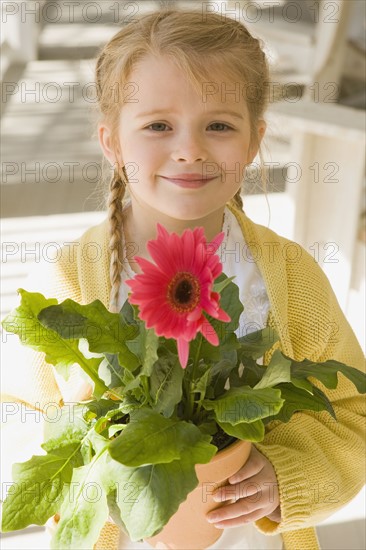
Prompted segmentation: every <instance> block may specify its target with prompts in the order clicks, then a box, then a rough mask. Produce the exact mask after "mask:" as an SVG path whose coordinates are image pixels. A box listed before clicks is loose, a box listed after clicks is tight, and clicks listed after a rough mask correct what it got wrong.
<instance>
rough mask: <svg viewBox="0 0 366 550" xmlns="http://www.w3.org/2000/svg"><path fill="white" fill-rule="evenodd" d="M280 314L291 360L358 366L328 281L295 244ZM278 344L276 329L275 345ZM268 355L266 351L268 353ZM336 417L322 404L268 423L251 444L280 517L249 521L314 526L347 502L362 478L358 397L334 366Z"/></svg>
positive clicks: (275, 528)
mask: <svg viewBox="0 0 366 550" xmlns="http://www.w3.org/2000/svg"><path fill="white" fill-rule="evenodd" d="M286 271H287V291H288V318H287V320H288V322H287V323H286V331H284V330H283V327H278V326H276V323H275V322H274V321H273V319H272V321H271V324H272V325H273V326H275V327H276V328H280V329H281V330H280V331H279V332H281V333H282V335H283V334H286V335H287V338H288V339H289V340H290V342H291V347H292V349H293V358H294V359H295V360H299V361H301V360H303V359H304V358H308V359H310V360H314V361H318V362H324V361H326V360H328V359H335V360H337V361H341V362H344V363H346V364H348V365H350V366H352V367H355V368H357V369H359V370H362V371H364V370H365V366H364V356H363V353H362V350H361V348H360V346H359V343H358V341H357V339H356V337H355V335H354V333H353V331H352V329H351V327H350V325H349V324H348V322H347V320H346V318H345V316H344V314H343V312H342V310H341V309H340V306H339V304H338V302H337V299H336V296H335V294H334V292H333V290H332V288H331V286H330V283H329V281H328V279H327V277H326V275H325V274H324V272H323V271H322V269H321V268H320V267H319V266H318V265H317V264H315V262H314V259H313V258H312V257H311V256H310V255H309V254H307V253H306V252H305V250H303V254H302V259H301V261H299V262H296V263H293V264H291V263H290V264H289V265H287V266H286ZM280 347H281V348H282V349H286V345H285V343H284V339H283V336H282V341H281V346H280ZM268 358H269V356H268V357H267V358H266V359H267V360H268ZM312 382H313V383H314V384H315V385H317V386H318V387H319V388H320V389H321V390H322V391H324V393H325V394H326V395H327V396H328V398H329V400H330V401H331V403H332V406H333V408H334V411H335V414H336V418H337V420H334V419H333V418H332V417H331V416H330V415H329V414H328V413H327V412H324V411H321V412H312V411H301V412H297V413H295V414H294V415H293V417H292V418H291V420H290V421H289V422H288V423H280V422H278V421H273V422H272V423H270V424H268V426H267V430H266V436H265V439H264V440H263V442H261V443H260V444H256V447H257V448H258V450H260V452H261V453H263V454H264V455H265V456H266V457H267V458H268V459H269V460H270V462H271V463H272V464H273V467H274V469H275V471H276V475H277V480H278V487H279V494H280V504H281V514H282V521H281V522H280V523H275V522H273V521H271V520H270V519H269V518H267V517H264V518H261V519H260V520H258V521H257V522H256V526H257V528H258V529H259V530H260V531H262V532H264V533H266V534H275V533H279V532H286V531H291V530H295V529H304V528H306V527H309V526H314V525H316V524H317V523H319V522H321V521H323V520H324V519H325V518H327V517H328V516H330V515H331V514H333V513H334V512H335V511H336V510H337V509H339V508H341V507H342V506H344V505H345V504H347V503H348V502H349V501H350V500H351V499H352V498H353V497H354V496H355V495H356V494H357V493H358V492H359V491H360V490H361V488H362V486H363V484H364V483H365V443H364V442H365V406H364V405H365V400H364V396H362V395H360V394H359V393H358V392H357V390H356V388H355V387H354V385H353V384H352V383H351V382H349V381H348V379H346V378H345V377H344V376H343V375H342V374H338V387H337V388H336V389H334V390H328V389H326V388H325V386H323V385H322V384H321V383H319V382H317V381H315V380H314V379H313V380H312Z"/></svg>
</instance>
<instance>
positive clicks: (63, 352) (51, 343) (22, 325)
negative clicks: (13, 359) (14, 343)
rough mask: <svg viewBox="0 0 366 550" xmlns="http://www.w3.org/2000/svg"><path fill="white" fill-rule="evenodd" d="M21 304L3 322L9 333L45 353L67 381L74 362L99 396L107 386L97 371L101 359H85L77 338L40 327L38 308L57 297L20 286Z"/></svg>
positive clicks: (46, 357)
mask: <svg viewBox="0 0 366 550" xmlns="http://www.w3.org/2000/svg"><path fill="white" fill-rule="evenodd" d="M18 293H19V294H20V296H21V304H20V306H19V307H17V308H16V309H15V310H14V311H13V312H12V313H11V314H10V315H8V316H7V317H6V318H5V319H4V321H3V326H4V328H5V330H7V331H8V332H12V333H14V334H18V335H19V337H20V339H21V342H22V343H23V344H25V345H27V346H29V347H31V348H33V349H35V350H36V351H39V352H43V353H45V354H46V355H45V359H46V361H47V363H50V364H51V365H54V366H55V367H56V369H57V371H58V372H59V373H60V374H61V375H62V376H63V377H64V378H65V379H66V380H67V379H68V377H69V371H70V367H71V366H72V365H74V364H75V363H77V364H78V365H80V367H81V368H82V369H83V370H84V372H86V374H87V375H88V376H89V377H90V378H91V380H92V381H93V382H94V395H95V396H96V397H101V396H102V395H103V393H104V392H105V391H107V390H108V388H107V386H105V384H104V383H103V382H102V381H101V380H100V379H99V377H98V375H97V372H98V367H99V363H100V361H101V359H86V358H85V357H84V355H83V354H82V353H81V351H80V350H79V348H78V342H77V341H76V340H63V339H62V338H60V336H59V335H58V334H57V333H56V332H55V331H54V330H51V329H50V328H47V327H45V326H43V325H42V324H41V323H40V321H39V319H38V316H39V314H40V311H42V310H44V309H47V307H51V308H54V307H58V306H55V305H50V304H54V303H57V300H54V299H50V300H46V298H45V297H44V296H43V295H42V294H39V293H38V292H27V291H26V290H23V289H19V290H18Z"/></svg>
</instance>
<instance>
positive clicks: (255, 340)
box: [238, 327, 278, 363]
mask: <svg viewBox="0 0 366 550" xmlns="http://www.w3.org/2000/svg"><path fill="white" fill-rule="evenodd" d="M238 341H239V343H240V344H241V352H240V353H241V356H242V362H243V363H244V361H245V357H246V356H249V357H251V358H253V359H259V358H260V357H262V356H263V355H264V353H265V352H266V351H268V350H269V349H271V348H272V347H273V345H274V344H275V343H276V342H277V341H278V335H277V333H276V332H275V331H274V330H273V328H271V327H266V328H263V329H261V330H257V331H255V332H251V333H250V334H247V335H246V336H242V337H241V338H238Z"/></svg>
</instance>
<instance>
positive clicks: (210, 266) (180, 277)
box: [126, 224, 231, 368]
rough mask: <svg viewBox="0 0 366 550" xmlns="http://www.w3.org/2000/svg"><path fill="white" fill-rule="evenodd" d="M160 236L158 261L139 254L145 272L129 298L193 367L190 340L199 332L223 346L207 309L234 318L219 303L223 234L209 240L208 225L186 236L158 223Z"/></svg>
mask: <svg viewBox="0 0 366 550" xmlns="http://www.w3.org/2000/svg"><path fill="white" fill-rule="evenodd" d="M157 227H158V237H157V238H156V239H155V240H151V241H148V243H147V249H148V251H149V253H150V255H151V257H152V258H153V260H154V261H155V264H154V263H152V262H149V261H148V260H145V259H144V258H141V257H140V256H135V260H136V261H137V263H138V264H139V266H140V268H141V269H142V271H143V273H140V274H138V275H136V276H135V277H134V278H133V279H129V280H128V281H126V283H127V284H128V286H129V287H130V288H131V289H132V293H131V295H130V296H129V302H130V303H131V304H135V305H138V306H139V317H140V319H142V320H143V321H145V323H146V327H147V328H154V330H155V333H156V334H157V336H164V337H165V338H174V339H175V340H177V347H178V356H179V361H180V364H181V365H182V367H183V368H185V367H186V366H187V361H188V354H189V342H190V341H191V340H193V339H194V338H195V337H196V335H197V334H198V332H201V333H202V335H203V336H204V337H205V338H206V339H207V340H208V341H209V342H210V344H212V345H214V346H217V345H218V343H219V339H218V336H217V334H216V332H215V330H214V328H213V327H212V325H211V324H210V323H209V322H208V320H207V319H206V317H205V316H204V315H203V312H206V313H208V314H209V315H211V317H214V318H215V319H219V320H220V321H225V322H228V321H230V320H231V318H230V317H229V315H227V313H225V311H223V310H222V309H220V307H219V300H220V294H218V293H217V292H213V283H214V281H215V279H216V278H217V277H218V276H219V275H220V274H221V273H222V264H221V262H220V259H219V257H218V255H217V254H215V252H216V251H217V249H218V247H219V246H220V244H221V243H222V240H223V238H224V233H219V234H218V235H217V236H216V237H215V238H214V239H213V241H212V242H211V243H209V244H208V243H207V241H206V238H205V235H204V231H203V228H202V227H198V228H195V229H194V230H193V231H192V230H191V229H186V230H185V231H184V233H183V234H182V236H181V237H179V236H178V235H177V234H176V233H171V234H169V233H168V232H167V230H166V229H165V228H164V227H163V226H162V225H160V224H158V226H157Z"/></svg>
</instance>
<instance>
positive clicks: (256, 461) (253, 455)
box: [228, 445, 265, 484]
mask: <svg viewBox="0 0 366 550" xmlns="http://www.w3.org/2000/svg"><path fill="white" fill-rule="evenodd" d="M264 465H265V458H264V456H263V455H262V454H261V453H260V452H259V451H257V449H256V448H255V447H254V446H253V445H252V449H251V451H250V455H249V458H248V460H247V461H246V463H245V464H244V466H243V467H242V468H240V470H238V471H237V472H236V473H235V474H234V475H232V476H231V477H229V479H228V482H229V483H231V484H234V483H240V481H244V479H248V478H249V477H252V476H254V475H256V474H258V473H259V472H260V471H261V470H262V469H263V468H264Z"/></svg>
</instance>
